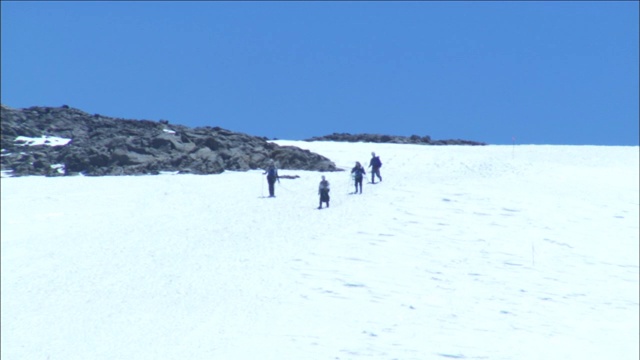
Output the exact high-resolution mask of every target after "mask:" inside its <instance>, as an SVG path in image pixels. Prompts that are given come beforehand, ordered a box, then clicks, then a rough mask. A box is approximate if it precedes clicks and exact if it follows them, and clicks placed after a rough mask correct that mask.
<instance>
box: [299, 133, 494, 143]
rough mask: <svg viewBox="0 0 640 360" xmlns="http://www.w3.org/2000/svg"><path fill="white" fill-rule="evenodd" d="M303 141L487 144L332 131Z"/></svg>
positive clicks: (428, 137) (415, 136)
mask: <svg viewBox="0 0 640 360" xmlns="http://www.w3.org/2000/svg"><path fill="white" fill-rule="evenodd" d="M305 141H340V142H371V143H390V144H419V145H487V144H486V143H483V142H478V141H470V140H459V139H452V140H431V137H430V136H428V135H427V136H418V135H411V136H408V137H407V136H395V135H378V134H349V133H333V134H331V135H325V136H316V137H312V138H310V139H307V140H305Z"/></svg>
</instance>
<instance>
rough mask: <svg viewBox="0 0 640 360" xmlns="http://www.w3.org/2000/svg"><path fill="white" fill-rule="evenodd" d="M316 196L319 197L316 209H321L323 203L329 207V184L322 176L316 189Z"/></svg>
mask: <svg viewBox="0 0 640 360" xmlns="http://www.w3.org/2000/svg"><path fill="white" fill-rule="evenodd" d="M318 194H319V195H320V206H318V209H322V203H323V202H325V203H327V207H329V182H328V181H327V180H326V179H325V177H324V175H323V176H322V181H320V186H319V187H318Z"/></svg>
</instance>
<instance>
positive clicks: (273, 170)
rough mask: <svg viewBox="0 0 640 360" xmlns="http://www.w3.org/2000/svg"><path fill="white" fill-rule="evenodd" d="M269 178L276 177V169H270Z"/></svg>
mask: <svg viewBox="0 0 640 360" xmlns="http://www.w3.org/2000/svg"><path fill="white" fill-rule="evenodd" d="M267 176H273V177H275V176H276V168H274V167H270V168H269V170H268V171H267Z"/></svg>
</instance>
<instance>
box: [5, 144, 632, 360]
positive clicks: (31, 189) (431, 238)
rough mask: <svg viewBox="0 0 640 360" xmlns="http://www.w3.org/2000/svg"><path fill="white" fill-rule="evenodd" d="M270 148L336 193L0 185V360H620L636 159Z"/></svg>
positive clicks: (258, 183) (188, 183)
mask: <svg viewBox="0 0 640 360" xmlns="http://www.w3.org/2000/svg"><path fill="white" fill-rule="evenodd" d="M277 143H279V144H281V145H296V146H299V147H302V148H307V149H310V150H312V151H314V152H318V153H319V154H321V155H324V156H327V157H329V158H330V159H332V160H333V161H335V163H336V164H337V165H338V166H339V167H342V168H344V169H345V170H347V171H345V172H338V173H324V174H321V173H315V172H305V171H280V174H281V175H299V176H300V178H298V179H282V180H281V183H280V184H277V185H276V196H277V197H276V198H275V199H269V198H264V196H265V195H266V194H267V184H266V181H265V179H264V176H263V175H262V173H261V172H259V171H252V172H246V173H245V172H241V173H234V172H227V173H224V174H221V175H210V176H196V175H175V176H174V175H161V176H138V177H99V178H94V177H64V178H40V177H24V178H2V180H1V182H2V183H1V184H2V186H1V189H2V223H1V225H2V227H1V232H2V233H1V235H2V237H1V244H2V249H1V250H2V253H1V256H2V258H1V260H2V261H1V264H2V279H1V280H2V282H1V286H2V289H1V290H2V293H1V296H2V314H1V316H2V317H1V322H2V343H1V355H2V358H3V359H52V360H53V359H65V360H70V359H109V360H111V359H137V360H139V359H154V360H155V359H359V358H372V359H452V358H454V359H456V358H457V359H536V360H538V359H638V356H639V350H638V349H639V345H638V337H639V335H640V334H639V330H638V329H639V325H638V323H639V300H638V297H639V296H638V291H639V289H638V284H639V267H638V263H639V261H638V242H639V240H638V236H639V230H638V229H639V226H638V218H639V214H638V210H639V190H638V188H639V187H638V183H639V179H638V174H639V169H638V164H639V158H638V154H639V151H638V147H592V146H515V147H512V146H485V147H456V146H447V147H433V146H418V145H415V146H414V145H391V144H363V143H330V142H312V143H307V142H296V141H277ZM371 151H375V152H376V153H377V154H378V155H380V157H381V159H382V162H383V164H384V165H383V167H382V171H381V172H382V177H383V182H382V183H379V184H375V185H372V184H365V186H364V191H363V194H362V195H350V194H349V193H350V192H352V191H353V184H352V183H351V179H350V175H349V170H350V168H351V167H352V166H353V165H354V163H355V161H360V162H361V163H363V164H368V161H369V157H370V156H369V154H370V153H371ZM365 166H366V165H365ZM321 175H325V176H327V179H328V180H329V181H330V182H331V187H332V191H331V197H332V199H331V207H330V208H329V209H323V210H317V209H316V207H317V206H318V196H317V186H318V182H319V181H320V176H321Z"/></svg>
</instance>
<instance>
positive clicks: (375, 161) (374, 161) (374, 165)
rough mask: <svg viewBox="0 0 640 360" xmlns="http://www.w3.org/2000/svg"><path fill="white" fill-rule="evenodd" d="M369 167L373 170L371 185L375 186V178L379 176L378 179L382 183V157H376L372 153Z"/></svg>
mask: <svg viewBox="0 0 640 360" xmlns="http://www.w3.org/2000/svg"><path fill="white" fill-rule="evenodd" d="M369 167H370V168H371V183H372V184H375V183H376V181H375V176H378V179H380V181H382V177H381V176H380V167H382V161H380V157H379V156H376V153H374V152H372V153H371V161H369Z"/></svg>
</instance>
